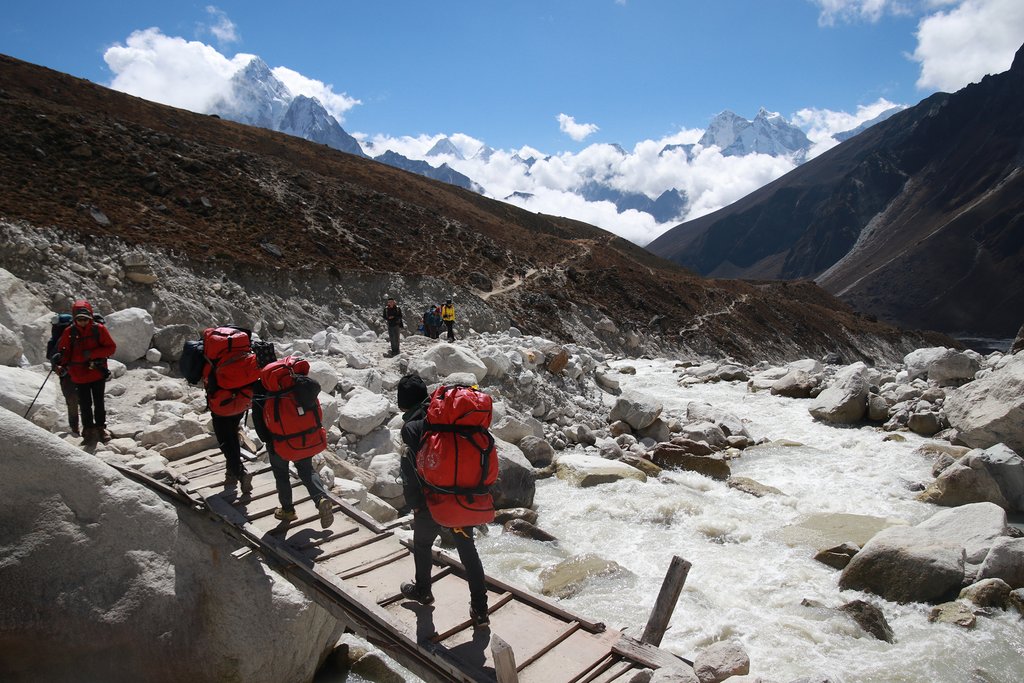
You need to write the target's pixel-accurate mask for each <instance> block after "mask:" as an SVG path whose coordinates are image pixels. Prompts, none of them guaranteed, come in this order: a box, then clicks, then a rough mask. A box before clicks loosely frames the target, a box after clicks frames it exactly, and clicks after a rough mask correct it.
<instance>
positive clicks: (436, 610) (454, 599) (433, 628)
mask: <svg viewBox="0 0 1024 683" xmlns="http://www.w3.org/2000/svg"><path fill="white" fill-rule="evenodd" d="M444 572H447V573H444ZM360 578H362V577H360ZM412 578H413V575H412V573H409V574H407V575H405V574H401V573H400V568H399V569H394V570H392V571H391V574H390V576H389V577H388V579H387V581H389V583H387V585H388V586H389V588H390V594H388V595H386V596H383V597H382V598H381V599H380V600H378V603H379V604H382V605H385V606H386V609H387V612H388V614H389V615H391V618H392V623H394V624H395V628H396V629H398V630H401V631H403V632H404V633H407V634H409V635H410V636H412V635H413V634H415V637H416V640H417V642H422V643H427V642H433V641H434V640H435V638H436V636H437V634H438V633H439V632H441V633H444V632H448V631H451V630H452V629H457V628H461V627H463V626H464V625H465V624H466V622H467V621H468V618H469V586H468V585H466V582H465V581H464V580H463V579H462V577H459V576H456V575H455V574H452V573H451V569H450V568H446V569H442V570H441V573H438V574H435V575H434V576H433V582H432V585H431V592H432V593H433V595H434V602H433V604H431V605H421V604H420V603H418V602H415V601H413V600H407V599H405V598H404V597H402V596H401V594H400V593H397V591H398V587H399V586H400V585H401V584H402V583H403V582H404V581H410V580H411V579H412ZM396 594H397V596H396Z"/></svg>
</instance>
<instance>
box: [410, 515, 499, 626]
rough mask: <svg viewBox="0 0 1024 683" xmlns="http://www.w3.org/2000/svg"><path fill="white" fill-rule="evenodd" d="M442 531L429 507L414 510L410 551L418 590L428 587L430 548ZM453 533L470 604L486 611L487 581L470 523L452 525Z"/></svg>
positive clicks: (483, 611)
mask: <svg viewBox="0 0 1024 683" xmlns="http://www.w3.org/2000/svg"><path fill="white" fill-rule="evenodd" d="M440 533H441V525H439V524H438V523H437V522H435V521H434V518H433V517H431V516H430V511H429V510H417V511H416V513H415V514H414V515H413V522H412V554H413V561H414V562H415V564H416V589H417V590H419V591H421V592H428V591H430V573H431V569H432V568H433V561H432V558H431V548H432V547H433V545H434V539H435V538H437V536H438V534H440ZM452 536H454V537H455V549H456V550H458V551H459V560H460V561H461V562H462V566H463V567H465V568H466V581H467V583H469V604H470V607H472V608H473V609H474V610H475V611H476V612H478V613H480V614H485V613H486V612H487V585H486V584H485V583H484V565H483V563H482V562H480V554H479V553H477V550H476V543H475V542H474V541H473V527H471V526H470V527H461V528H458V529H452Z"/></svg>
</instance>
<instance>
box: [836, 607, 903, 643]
mask: <svg viewBox="0 0 1024 683" xmlns="http://www.w3.org/2000/svg"><path fill="white" fill-rule="evenodd" d="M839 609H840V611H842V612H846V613H847V614H849V615H850V616H851V617H853V620H854V621H855V622H857V625H858V626H860V627H861V628H862V629H864V631H865V632H866V633H869V634H871V635H872V636H874V637H875V638H877V639H878V640H884V641H885V642H887V643H895V642H896V639H895V637H894V636H893V632H892V627H891V626H889V622H888V621H887V620H886V618H885V614H883V613H882V610H881V609H879V608H878V606H876V605H872V604H871V603H870V602H866V601H864V600H853V601H851V602H848V603H846V604H845V605H843V606H842V607H840V608H839Z"/></svg>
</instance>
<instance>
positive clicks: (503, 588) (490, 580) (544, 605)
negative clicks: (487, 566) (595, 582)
mask: <svg viewBox="0 0 1024 683" xmlns="http://www.w3.org/2000/svg"><path fill="white" fill-rule="evenodd" d="M402 544H403V545H405V546H406V547H411V546H412V543H411V542H410V541H405V540H403V541H402ZM431 552H432V554H433V558H434V562H436V563H438V564H442V565H450V566H452V567H455V568H457V569H458V570H459V571H460V572H462V573H465V571H466V570H465V568H464V567H463V566H462V563H461V562H459V561H458V560H457V559H455V558H454V557H451V556H450V555H448V554H446V553H445V552H443V551H440V550H437V549H434V550H433V551H431ZM484 578H485V580H486V582H487V585H488V586H489V587H491V588H495V589H497V590H498V591H499V592H501V593H506V592H507V593H515V594H516V597H517V598H518V599H520V600H522V601H523V602H527V603H530V604H532V605H533V606H534V607H536V608H537V609H539V610H540V611H542V612H547V613H548V614H552V615H554V616H557V617H561V618H562V619H564V620H565V621H578V622H579V623H580V626H582V627H583V628H585V629H586V630H588V631H590V632H591V633H601V632H603V631H604V630H605V629H606V628H607V627H606V626H605V625H604V624H603V623H601V622H599V621H592V620H590V619H587V618H586V617H584V616H581V615H579V614H574V613H572V612H570V611H569V610H566V609H563V608H562V607H559V606H558V605H556V604H555V603H553V602H551V601H550V600H547V599H546V598H542V597H540V596H537V595H533V594H532V593H527V592H526V591H524V590H522V589H519V588H516V587H514V586H511V585H509V584H507V583H505V582H504V581H501V580H500V579H496V578H494V577H491V576H486V577H484Z"/></svg>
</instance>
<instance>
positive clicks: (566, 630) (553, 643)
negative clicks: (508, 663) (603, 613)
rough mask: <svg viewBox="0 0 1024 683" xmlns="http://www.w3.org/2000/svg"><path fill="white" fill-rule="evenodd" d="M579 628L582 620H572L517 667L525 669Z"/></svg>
mask: <svg viewBox="0 0 1024 683" xmlns="http://www.w3.org/2000/svg"><path fill="white" fill-rule="evenodd" d="M578 630H580V622H578V621H573V622H570V623H569V624H567V625H566V627H565V628H564V629H563V630H562V633H560V634H559V635H558V636H557V637H555V638H554V639H553V640H551V641H550V642H549V643H548V644H547V645H545V646H544V647H543V648H541V649H540V650H537V652H535V653H534V654H533V656H532V657H528V658H527V659H524V660H523V661H522V663H521V664H519V666H518V667H517V669H525V668H526V667H528V666H530V665H531V664H533V663H534V662H535V661H537V660H538V659H540V658H541V657H543V656H544V655H546V654H547V653H548V652H550V651H551V650H554V649H555V648H556V647H558V645H559V644H560V643H561V642H562V641H564V640H565V639H566V638H568V637H569V636H571V635H572V634H574V633H576V631H578Z"/></svg>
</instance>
